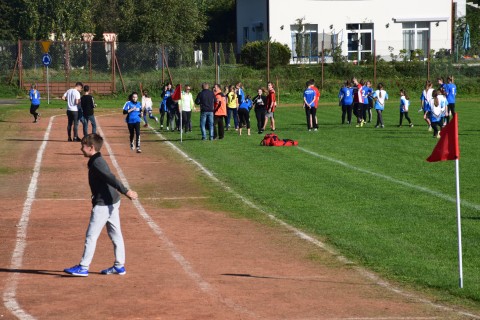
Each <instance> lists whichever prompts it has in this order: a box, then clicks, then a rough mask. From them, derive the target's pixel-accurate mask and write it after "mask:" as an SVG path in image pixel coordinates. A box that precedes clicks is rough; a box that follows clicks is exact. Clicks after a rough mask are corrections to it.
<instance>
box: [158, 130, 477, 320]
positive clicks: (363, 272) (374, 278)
mask: <svg viewBox="0 0 480 320" xmlns="http://www.w3.org/2000/svg"><path fill="white" fill-rule="evenodd" d="M149 128H150V129H152V131H154V132H155V134H156V135H157V136H158V137H160V139H162V140H164V141H165V142H166V143H167V145H169V146H170V147H171V148H172V149H173V150H175V151H176V152H177V153H179V154H180V155H181V156H182V157H183V158H185V160H187V161H190V162H192V163H193V164H195V165H196V166H197V167H198V168H199V169H200V170H201V171H202V172H203V173H204V174H205V175H207V176H208V177H209V178H210V179H212V180H213V181H214V182H216V183H218V184H219V185H220V186H221V187H222V188H223V189H224V190H226V191H228V192H230V193H231V194H232V195H234V196H235V197H237V198H238V199H240V200H241V201H242V202H243V203H245V204H246V205H248V206H249V207H251V208H252V209H256V210H258V211H260V212H262V213H264V214H265V215H266V216H267V217H268V218H270V219H271V220H273V221H275V222H277V223H279V224H280V225H282V226H284V227H285V228H286V229H288V230H290V231H291V232H292V233H294V234H295V235H296V236H297V237H299V238H300V239H303V240H305V241H308V242H310V243H312V244H314V245H315V246H317V247H319V248H322V249H324V250H325V251H327V252H329V253H330V254H332V255H334V256H335V257H336V258H337V259H338V260H339V261H341V262H343V263H345V264H353V262H352V261H350V260H348V259H347V258H346V257H344V256H342V255H340V254H339V253H338V252H336V251H335V249H333V248H331V247H330V246H328V245H327V244H325V243H323V242H321V241H320V240H318V239H315V238H314V237H311V236H309V235H308V234H306V233H304V232H303V231H301V230H299V229H297V228H295V227H293V226H291V225H289V224H288V223H286V222H284V221H283V220H281V219H279V218H277V217H275V216H274V215H273V214H270V213H268V212H266V211H265V210H263V209H262V208H260V207H259V206H257V205H256V204H255V203H253V202H251V201H250V200H248V199H247V198H245V197H244V196H242V195H241V194H239V193H237V192H236V191H235V190H233V189H232V188H231V187H229V186H228V185H227V184H226V183H224V182H223V181H221V180H220V179H218V178H217V177H216V176H215V175H214V174H213V173H212V172H211V171H210V170H208V169H207V168H205V167H204V166H203V165H202V164H201V163H200V162H198V161H196V160H195V159H193V158H192V157H190V156H189V155H188V154H187V153H185V152H184V151H183V150H181V149H180V148H179V147H177V146H176V145H175V144H173V143H172V142H171V141H168V140H167V139H166V138H165V137H164V136H163V135H162V134H161V133H159V132H157V131H155V130H154V129H153V128H152V127H150V126H149ZM297 148H298V149H299V150H302V151H303V152H307V153H310V154H311V155H314V156H318V157H321V158H324V159H326V160H329V161H332V162H335V163H337V164H341V165H344V166H348V167H349V168H352V169H355V170H358V171H362V172H364V173H368V174H372V175H375V176H378V177H381V178H384V179H386V180H389V181H393V182H395V183H399V184H402V185H404V186H408V187H410V188H416V189H418V190H421V191H424V192H427V193H429V194H434V195H436V196H439V197H440V198H442V199H445V200H448V201H450V200H451V199H453V201H456V200H455V198H451V197H449V196H447V195H444V194H437V193H436V192H434V191H431V190H429V189H427V188H423V187H420V186H416V185H412V184H410V183H407V182H403V181H400V180H396V179H393V178H391V177H388V176H384V175H381V174H378V173H374V172H370V171H368V170H364V169H360V168H353V167H351V166H349V165H348V164H347V163H345V162H343V161H340V160H336V159H333V158H329V157H325V156H321V155H319V154H317V153H314V152H311V151H309V150H307V149H303V148H300V147H297ZM462 205H466V206H469V207H470V208H473V209H476V210H479V209H480V206H478V205H476V204H472V203H468V202H463V203H462ZM354 269H355V270H357V272H359V273H360V274H361V275H363V276H364V277H366V278H367V279H370V280H371V281H372V282H374V283H375V284H377V285H379V286H381V287H384V288H386V289H388V290H389V291H392V292H395V293H397V294H399V295H401V296H403V297H406V298H409V299H412V300H415V301H417V302H420V303H424V304H426V305H430V306H432V307H434V308H436V309H440V310H444V311H450V312H455V313H457V314H459V315H462V316H467V317H470V318H472V319H480V316H478V315H475V314H471V313H468V312H464V311H462V310H457V309H453V308H450V307H447V306H443V305H440V304H437V303H434V302H432V301H430V300H427V299H424V298H421V297H418V296H417V295H415V294H413V293H409V292H405V291H403V290H401V289H399V288H396V287H394V286H393V285H391V284H390V283H388V282H387V281H385V280H383V279H381V278H380V277H378V276H377V275H376V274H374V273H372V272H370V271H368V270H366V269H364V268H361V267H358V266H355V267H354Z"/></svg>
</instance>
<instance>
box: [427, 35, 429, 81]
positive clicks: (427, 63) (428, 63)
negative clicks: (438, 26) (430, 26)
mask: <svg viewBox="0 0 480 320" xmlns="http://www.w3.org/2000/svg"><path fill="white" fill-rule="evenodd" d="M427 80H430V31H428V33H427Z"/></svg>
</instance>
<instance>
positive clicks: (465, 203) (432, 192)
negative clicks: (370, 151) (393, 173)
mask: <svg viewBox="0 0 480 320" xmlns="http://www.w3.org/2000/svg"><path fill="white" fill-rule="evenodd" d="M298 150H301V151H303V152H305V153H307V154H309V155H311V156H314V157H317V158H320V159H323V160H327V161H330V162H333V163H336V164H338V165H341V166H343V167H346V168H348V169H351V170H354V171H357V172H362V173H365V174H368V175H371V176H375V177H377V178H382V179H384V180H388V181H390V182H393V183H395V184H399V185H402V186H404V187H407V188H410V189H416V190H418V191H422V192H425V193H428V194H430V195H432V196H435V197H437V198H440V199H443V200H446V201H449V202H453V203H456V202H457V199H456V198H455V197H451V196H449V195H446V194H444V193H441V192H438V191H435V190H432V189H429V188H425V187H422V186H419V185H416V184H412V183H408V182H405V181H402V180H397V179H395V178H392V177H389V176H386V175H383V174H381V173H377V172H373V171H369V170H365V169H362V168H359V167H355V166H352V165H350V164H348V163H346V162H343V161H341V160H337V159H335V158H331V157H327V156H324V155H322V154H318V153H316V152H313V151H310V150H308V149H305V148H302V147H298ZM460 204H461V205H462V206H464V207H467V208H469V209H473V210H476V211H480V205H478V204H476V203H471V202H468V201H465V200H462V201H461V202H460Z"/></svg>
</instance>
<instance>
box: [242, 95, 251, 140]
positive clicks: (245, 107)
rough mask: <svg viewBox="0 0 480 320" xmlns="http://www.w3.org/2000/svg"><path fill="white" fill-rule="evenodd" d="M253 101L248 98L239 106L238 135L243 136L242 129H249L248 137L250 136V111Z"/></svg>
mask: <svg viewBox="0 0 480 320" xmlns="http://www.w3.org/2000/svg"><path fill="white" fill-rule="evenodd" d="M252 105H253V103H252V99H251V98H250V96H246V98H245V99H244V100H243V102H242V103H240V105H239V106H238V124H239V126H238V135H240V136H241V135H242V128H243V127H244V126H246V127H247V135H250V110H251V109H252Z"/></svg>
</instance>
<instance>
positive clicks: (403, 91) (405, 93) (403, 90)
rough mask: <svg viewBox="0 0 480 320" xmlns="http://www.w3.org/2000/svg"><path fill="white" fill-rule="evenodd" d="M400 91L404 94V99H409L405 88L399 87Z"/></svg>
mask: <svg viewBox="0 0 480 320" xmlns="http://www.w3.org/2000/svg"><path fill="white" fill-rule="evenodd" d="M400 93H403V95H404V96H405V99H407V100H410V97H409V96H408V94H407V90H405V89H400Z"/></svg>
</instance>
